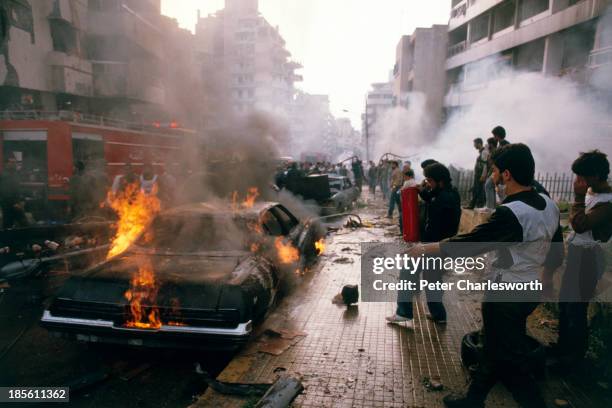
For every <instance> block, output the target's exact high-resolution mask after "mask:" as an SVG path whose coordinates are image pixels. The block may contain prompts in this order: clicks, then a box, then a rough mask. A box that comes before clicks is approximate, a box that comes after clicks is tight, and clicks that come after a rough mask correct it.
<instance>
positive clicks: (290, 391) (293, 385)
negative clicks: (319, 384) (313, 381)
mask: <svg viewBox="0 0 612 408" xmlns="http://www.w3.org/2000/svg"><path fill="white" fill-rule="evenodd" d="M302 391H304V386H303V385H302V382H301V381H300V380H299V379H297V378H295V377H289V376H282V377H280V378H279V379H278V380H276V382H275V383H274V384H272V387H270V389H269V390H268V391H267V392H266V393H265V395H264V396H263V397H262V398H261V400H259V402H258V403H257V404H256V405H255V408H284V407H288V406H289V405H291V402H292V401H293V400H294V399H295V398H296V397H297V396H298V395H299V394H300V393H301V392H302Z"/></svg>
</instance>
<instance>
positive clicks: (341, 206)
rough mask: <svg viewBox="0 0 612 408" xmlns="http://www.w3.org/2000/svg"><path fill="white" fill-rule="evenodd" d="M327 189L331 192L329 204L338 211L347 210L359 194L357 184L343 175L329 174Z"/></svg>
mask: <svg viewBox="0 0 612 408" xmlns="http://www.w3.org/2000/svg"><path fill="white" fill-rule="evenodd" d="M329 189H330V191H331V194H332V196H331V199H330V201H331V205H332V207H333V209H335V210H336V211H338V212H344V211H347V210H348V209H349V208H351V207H352V206H353V203H355V202H356V201H357V199H358V198H359V196H360V195H361V192H360V191H359V189H358V188H357V186H355V185H353V183H351V180H350V179H349V178H348V177H345V176H335V175H330V176H329ZM328 206H329V204H328Z"/></svg>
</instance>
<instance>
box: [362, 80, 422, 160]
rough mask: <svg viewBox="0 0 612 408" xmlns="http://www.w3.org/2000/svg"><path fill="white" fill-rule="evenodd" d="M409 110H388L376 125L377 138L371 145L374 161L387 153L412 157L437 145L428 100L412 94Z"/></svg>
mask: <svg viewBox="0 0 612 408" xmlns="http://www.w3.org/2000/svg"><path fill="white" fill-rule="evenodd" d="M408 106H409V107H408V108H404V107H395V108H392V109H389V110H388V111H386V112H385V113H383V115H382V116H381V118H380V120H377V121H376V123H375V124H374V131H375V132H374V133H375V135H376V137H375V138H374V140H373V141H372V153H373V154H372V155H371V156H372V157H373V159H374V160H378V158H379V157H381V156H382V155H383V154H385V153H394V154H398V155H401V156H409V155H412V154H414V153H416V151H417V150H420V147H421V146H426V145H428V144H429V145H430V144H431V143H432V142H433V141H434V139H433V133H432V128H431V120H430V117H429V115H428V114H427V107H426V96H425V95H424V94H422V93H416V92H415V93H411V94H409V95H408Z"/></svg>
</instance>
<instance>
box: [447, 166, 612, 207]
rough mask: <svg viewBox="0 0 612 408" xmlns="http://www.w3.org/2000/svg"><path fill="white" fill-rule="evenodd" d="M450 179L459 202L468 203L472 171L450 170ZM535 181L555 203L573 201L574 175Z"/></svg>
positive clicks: (554, 175) (539, 177)
mask: <svg viewBox="0 0 612 408" xmlns="http://www.w3.org/2000/svg"><path fill="white" fill-rule="evenodd" d="M451 177H452V179H453V185H454V186H455V187H456V188H457V190H459V194H460V195H461V201H462V202H463V203H469V202H470V200H471V199H472V188H473V185H474V171H472V170H463V171H459V170H456V169H451ZM535 179H536V181H538V182H539V183H540V184H541V185H542V186H544V188H545V189H546V191H548V194H550V196H551V197H552V198H553V199H554V200H555V201H558V202H559V201H568V202H571V201H573V200H574V180H575V176H574V174H572V173H537V174H536V176H535ZM611 182H612V181H611Z"/></svg>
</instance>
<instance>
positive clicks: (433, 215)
mask: <svg viewBox="0 0 612 408" xmlns="http://www.w3.org/2000/svg"><path fill="white" fill-rule="evenodd" d="M410 172H412V170H410ZM412 175H414V173H413V172H412ZM425 178H426V182H427V186H428V188H429V194H428V195H427V196H426V197H427V200H425V202H426V206H427V219H426V221H425V229H424V233H423V237H422V242H439V241H441V240H443V239H445V238H450V237H452V236H454V235H455V234H457V231H458V230H459V221H460V220H461V197H460V196H459V192H458V191H457V189H456V188H455V187H453V185H452V180H451V177H450V172H449V171H448V169H447V168H446V166H444V165H443V164H440V163H434V164H430V165H429V166H427V167H425ZM400 217H401V214H400ZM421 272H422V271H416V273H413V274H411V273H410V272H409V271H407V270H404V269H402V270H401V271H400V280H408V281H413V282H417V283H418V281H419V279H420V274H421ZM443 273H444V269H443V268H441V267H440V268H438V267H436V266H434V268H433V269H429V270H427V271H426V272H423V274H424V276H423V279H427V280H429V281H430V282H436V281H438V282H442V275H443ZM417 286H418V285H417ZM414 294H415V291H410V290H409V291H403V292H400V293H399V294H398V302H397V309H396V312H395V314H393V315H392V316H389V317H387V318H386V319H387V322H389V323H395V324H397V323H403V322H405V324H406V327H407V328H409V329H414V320H413V317H414V311H413V305H412V298H413V296H414ZM425 295H426V297H427V307H428V308H429V314H428V315H427V318H428V319H430V320H433V321H434V322H436V323H439V324H444V323H446V309H445V308H444V304H443V303H442V296H443V295H444V292H443V291H441V290H429V289H428V290H426V292H425Z"/></svg>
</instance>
